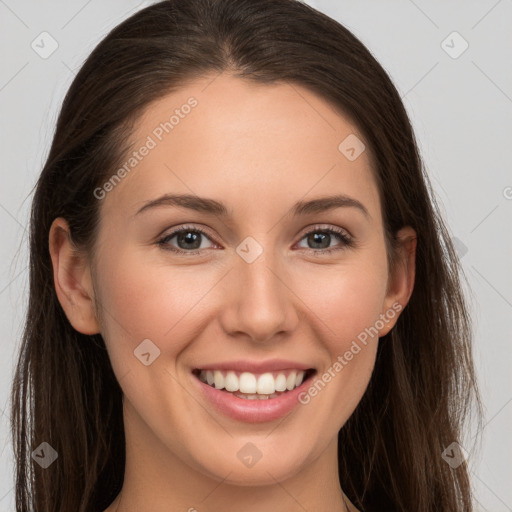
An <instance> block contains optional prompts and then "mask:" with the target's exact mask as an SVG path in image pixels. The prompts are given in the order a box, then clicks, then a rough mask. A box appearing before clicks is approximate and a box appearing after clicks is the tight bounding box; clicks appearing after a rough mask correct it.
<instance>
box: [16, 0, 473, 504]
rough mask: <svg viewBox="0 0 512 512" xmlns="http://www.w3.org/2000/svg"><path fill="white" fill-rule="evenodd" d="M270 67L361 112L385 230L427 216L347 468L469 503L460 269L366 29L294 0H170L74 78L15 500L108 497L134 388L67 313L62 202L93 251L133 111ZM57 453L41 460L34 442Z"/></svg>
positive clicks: (362, 478) (47, 192)
mask: <svg viewBox="0 0 512 512" xmlns="http://www.w3.org/2000/svg"><path fill="white" fill-rule="evenodd" d="M222 71H228V72H230V73H232V74H233V75H234V76H238V77H240V78H243V79H246V80H251V81H254V82H256V83H259V84H270V83H273V82H286V83H290V84H298V85H301V86H303V87H306V88H308V89H309V90H311V91H313V92H314V93H316V94H318V95H320V97H322V98H323V99H324V100H326V101H327V102H329V103H330V104H331V105H333V106H334V107H335V108H338V109H339V110H340V111H341V112H344V113H345V114H346V115H347V116H349V117H350V119H351V120H352V121H353V122H354V123H356V125H357V126H358V128H359V129H360V130H361V133H362V134H363V135H364V137H365V139H366V141H367V142H368V144H369V146H370V148H371V152H372V155H373V157H374V167H375V168H374V169H373V170H374V173H375V178H376V181H377V183H378V187H379V193H380V197H381V204H382V214H383V219H384V228H385V233H386V242H387V247H388V250H389V251H390V252H389V254H388V257H389V258H390V259H391V260H392V259H393V256H394V253H393V251H394V250H395V243H394V242H395V238H394V237H395V234H396V232H397V231H398V230H399V229H400V228H401V227H403V226H406V225H409V226H412V227H413V228H414V229H415V230H416V233H417V253H416V254H417V256H416V282H415V287H414V291H413V293H412V296H411V298H410V301H409V303H408V305H407V307H406V308H405V309H404V311H403V312H402V314H401V316H400V318H399V319H398V322H397V324H396V326H395V328H394V329H392V330H391V331H390V333H389V334H387V335H386V336H384V337H383V338H381V339H380V342H379V348H378V353H377V360H376V364H375V369H374V372H373V375H372V378H371V381H370V384H369V386H368V388H367V390H366V393H365V395H364V397H363V398H362V400H361V402H360V404H359V405H358V407H357V409H356V410H355V412H354V413H353V415H352V416H351V417H350V418H349V420H348V421H347V423H346V424H345V425H344V427H343V428H342V429H341V431H340V433H339V448H338V450H339V478H340V485H341V486H342V488H343V490H344V491H345V492H346V494H347V495H348V497H349V498H350V499H351V500H352V501H353V502H354V504H355V505H356V506H358V507H359V508H361V509H363V510H365V511H367V512H368V511H370V510H379V511H384V510H397V511H401V512H411V511H413V510H414V511H415V512H434V511H436V512H439V511H445V512H457V511H459V512H463V511H464V512H468V511H471V510H473V508H472V495H471V486H470V480H469V475H468V473H469V472H468V467H467V464H466V463H463V464H461V465H460V466H458V467H457V468H452V467H451V466H450V465H449V464H447V463H446V462H445V460H443V457H442V452H443V450H445V449H446V448H447V447H448V446H449V445H450V444H451V443H452V442H460V441H461V438H462V434H463V427H464V424H465V422H466V420H467V417H468V411H470V408H471V406H472V405H476V407H477V418H480V417H481V407H482V406H481V402H480V397H479V393H478V389H477V385H476V379H475V373H474V367H473V360H472V354H471V324H470V318H469V313H468V309H467V306H466V303H465V298H464V295H463V293H462V289H461V282H460V277H461V276H462V270H461V268H460V265H459V261H458V259H457V255H456V253H455V251H454V248H453V245H452V242H451V238H450V235H449V232H448V230H447V228H446V226H445V224H444V223H443V221H442V219H441V216H440V213H439V208H438V206H437V204H436V200H435V196H434V192H433V190H432V188H431V185H430V183H429V179H428V176H427V174H426V171H425V170H424V168H423V165H422V162H421V159H420V156H419V154H418V149H417V145H416V142H415V137H414V134H413V131H412V128H411V125H410V122H409V119H408V116H407V114H406V111H405V109H404V107H403V104H402V102H401V100H400V96H399V94H398V93H397V91H396V89H395V87H394V86H393V84H392V82H391V81H390V79H389V77H388V76H387V74H386V73H385V71H384V70H383V69H382V67H381V66H380V65H379V64H378V63H377V62H376V60H375V59H374V58H373V57H372V55H371V54H370V52H369V51H368V50H367V49H366V48H365V46H364V45H363V44H362V43H361V42H360V41H359V40H358V39H356V38H355V37H354V36H353V35H352V34H351V33H350V32H349V31H348V30H347V29H346V28H344V27H343V26H342V25H340V24H339V23H338V22H336V21H335V20H333V19H331V18H329V17H328V16H326V15H324V14H322V13H320V12H318V11H316V10H314V9H313V8H311V7H309V6H307V5H305V4H303V3H301V2H299V1H297V0H187V1H182V0H167V1H163V2H160V3H158V4H155V5H153V6H150V7H147V8H145V9H143V10H142V11H140V12H138V13H136V14H135V15H133V16H131V17H130V18H129V19H127V20H125V21H124V22H123V23H121V24H120V25H119V26H117V27H116V28H115V29H114V30H112V31H111V32H110V33H109V34H108V35H107V36H106V37H105V38H104V39H103V41H102V42H101V43H100V44H99V45H98V46H97V47H96V48H95V50H94V51H93V52H92V53H91V55H90V56H89V58H88V59H87V60H86V62H85V63H84V65H83V67H82V68H81V70H80V72H79V73H78V74H77V76H76V78H75V79H74V81H73V83H72V85H71V87H70V89H69V91H68V93H67V95H66V97H65V99H64V102H63V105H62V110H61V112H60V115H59V118H58V122H57V127H56V131H55V135H54V138H53V142H52V145H51V149H50V153H49V155H48V158H47V161H46V164H45V166H44V168H43V170H42V173H41V175H40V178H39V180H38V183H37V187H36V190H35V195H34V199H33V205H32V212H31V228H30V297H29V306H28V313H27V317H26V324H25V330H24V336H23V343H22V347H21V352H20V357H19V362H18V365H17V370H16V375H15V380H14V385H13V393H12V432H13V438H14V449H15V457H16V463H17V467H16V506H17V510H18V511H22V512H28V511H30V510H37V511H38V512H62V511H73V512H74V511H78V512H89V511H94V512H97V511H99V510H103V509H104V508H106V507H107V506H108V505H109V504H110V503H111V501H112V500H113V499H114V497H115V496H116V495H117V493H118V492H119V490H120V488H121V486H122V481H123V473H124V464H125V452H124V450H125V446H124V429H123V419H122V392H121V388H120V386H119V384H118V382H117V381H116V378H115V376H114V373H113V371H112V367H111V365H110V361H109V358H108V354H107V351H106V349H105V344H104V341H103V339H102V337H101V335H100V334H97V335H93V336H86V335H83V334H81V333H79V332H77V331H76V330H74V329H73V327H72V326H71V325H70V323H69V321H68V320H67V318H66V316H65V314H64V312H63V310H62V308H61V306H60V303H59V301H58V299H57V295H56V292H55V289H54V285H53V275H52V274H53V273H52V265H51V260H50V254H49V247H48V234H49V229H50V226H51V224H52V221H53V220H54V219H55V218H57V217H60V216H62V217H64V218H65V219H66V220H67V221H68V223H69V226H70V230H71V236H72V239H73V241H74V242H75V244H76V245H77V247H80V248H83V249H85V250H86V251H92V249H93V247H94V241H95V237H96V234H97V230H98V220H99V201H98V200H97V199H96V197H95V195H94V193H93V191H94V189H95V188H96V187H98V186H101V184H102V183H104V182H105V181H106V180H107V179H108V178H109V177H110V176H112V174H113V172H114V171H115V169H116V168H117V166H118V165H119V163H120V162H122V161H123V155H124V154H125V152H126V151H127V149H128V147H129V144H128V139H129V135H130V133H131V128H132V127H133V122H134V121H135V120H136V119H137V116H138V115H140V114H141V112H142V111H143V109H144V108H145V107H147V106H148V105H149V104H150V103H151V102H153V101H155V100H156V99H158V98H161V97H162V96H164V95H166V94H168V93H169V92H171V91H173V90H176V89H178V88H180V87H184V86H185V85H186V83H187V81H188V80H190V79H194V78H197V77H201V76H204V75H205V74H206V73H220V72H222ZM44 441H46V442H48V443H49V444H50V445H51V446H52V447H53V448H54V449H55V450H56V452H57V453H58V460H57V461H56V463H54V464H52V465H51V466H50V467H49V468H47V469H45V470H43V469H42V468H40V467H39V466H38V465H35V464H34V462H33V461H32V459H31V453H32V450H34V449H35V448H36V447H37V446H39V445H40V444H41V443H42V442H44Z"/></svg>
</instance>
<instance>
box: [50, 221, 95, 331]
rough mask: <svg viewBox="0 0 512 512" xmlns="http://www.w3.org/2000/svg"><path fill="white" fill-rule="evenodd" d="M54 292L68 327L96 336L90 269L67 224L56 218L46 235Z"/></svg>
mask: <svg viewBox="0 0 512 512" xmlns="http://www.w3.org/2000/svg"><path fill="white" fill-rule="evenodd" d="M49 246H50V256H51V259H52V266H53V278H54V285H55V291H56V292H57V297H58V299H59V302H60V304H61V306H62V308H63V309H64V312H65V313H66V316H67V318H68V320H69V322H70V323H71V325H72V326H73V327H74V328H75V329H76V330H77V331H78V332H81V333H82V334H97V333H99V332H100V328H99V323H98V320H97V318H96V314H95V308H94V290H93V287H92V279H91V272H90V266H89V264H88V262H87V260H86V258H85V255H84V254H82V253H80V251H79V250H78V249H77V247H76V246H75V244H74V243H73V241H72V239H71V235H70V230H69V226H68V223H67V221H66V220H65V219H63V218H62V217H59V218H57V219H55V220H54V221H53V223H52V226H51V228H50V234H49Z"/></svg>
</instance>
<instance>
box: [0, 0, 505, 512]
mask: <svg viewBox="0 0 512 512" xmlns="http://www.w3.org/2000/svg"><path fill="white" fill-rule="evenodd" d="M150 3H152V2H143V3H142V4H141V3H140V2H137V0H133V1H126V0H125V1H122V0H106V1H105V0H104V1H100V0H89V1H87V0H73V1H64V0H52V1H46V2H36V1H35V0H31V1H29V0H0V26H1V30H0V42H1V46H0V58H1V66H0V108H1V112H2V116H1V123H0V126H1V129H2V132H1V134H2V136H1V137H0V145H1V146H0V155H1V160H0V172H1V175H0V230H1V240H2V241H1V244H0V335H1V347H2V355H3V357H1V359H0V413H1V421H0V454H1V458H2V461H1V464H0V512H4V511H10V510H14V501H13V492H12V491H13V481H12V474H13V472H12V471H13V456H12V451H11V444H10V437H9V428H8V426H9V408H8V403H9V402H8V401H9V388H10V381H11V377H12V371H13V366H14V361H15V358H16V351H17V347H18V344H19V339H20V334H21V330H22V323H23V319H24V314H25V309H26V301H27V284H28V279H27V278H28V273H27V264H28V260H27V243H28V240H27V236H28V233H27V231H26V227H27V225H28V211H29V206H30V199H31V191H32V187H33V185H34V183H35V180H36V178H37V176H38V173H39V172H40V170H41V167H42V163H43V161H44V158H45V156H46V155H47V153H48V149H49V146H50V142H51V138H52V134H53V131H54V126H55V121H56V116H57V112H58V108H59V107H60V104H61V102H62V99H63V95H64V93H65V91H66V90H67V88H68V86H69V84H70V82H71V80H72V79H73V76H74V74H75V73H76V70H77V69H78V68H79V67H80V65H81V63H82V62H83V60H84V59H85V57H86V56H87V55H88V54H89V53H90V51H91V50H92V49H93V48H94V46H95V45H96V44H97V43H98V42H99V40H100V39H101V38H102V37H103V36H104V35H105V34H106V33H107V31H109V30H110V29H111V28H112V27H114V26H115V25H117V24H118V23H119V22H120V21H121V20H123V19H124V18H126V17H127V16H129V15H130V14H132V13H133V12H135V11H136V10H138V9H139V8H140V7H142V6H146V5H149V4H150ZM308 3H310V4H311V5H312V6H313V7H316V8H318V9H319V10H321V11H323V12H325V13H326V14H328V15H329V16H331V17H333V18H335V19H337V20H338V21H340V22H341V23H343V24H344V25H346V26H347V27H348V28H349V29H350V30H352V32H353V33H354V34H355V35H356V36H358V37H359V38H360V39H361V40H362V41H363V42H364V43H365V44H366V45H367V46H368V47H369V49H370V50H371V51H372V52H373V54H374V55H375V56H376V58H377V59H378V60H379V61H380V62H381V64H382V65H383V66H384V67H385V69H386V70H387V71H388V72H389V73H390V75H391V77H392V78H393V80H394V82H395V84H396V86H397V87H398V89H399V91H400V92H401V94H402V96H403V100H404V103H405V105H406V108H407V110H408V112H409V114H410V116H411V119H412V121H413V125H414V128H415V130H416V134H417V137H418V140H419V143H420V149H421V151H422V156H423V158H424V160H425V163H426V166H427V168H428V172H429V175H430V177H431V180H432V183H433V185H434V188H435V192H436V195H437V198H438V200H439V202H440V205H441V210H442V213H443V215H444V217H445V219H446V221H447V223H448V225H449V227H450V230H451V234H452V236H453V237H455V238H456V240H455V242H456V244H457V247H458V250H459V254H460V255H461V256H462V263H463V266H464V270H465V273H466V275H467V278H468V280H469V283H470V288H469V289H467V290H466V291H467V294H468V298H469V301H470V305H471V308H472V315H473V318H474V330H475V355H476V363H477V370H478V376H479V381H480V386H481V390H482V393H483V398H484V403H485V407H486V418H485V428H484V432H483V433H484V440H483V444H482V449H481V450H480V451H476V452H474V453H473V452H472V453H470V454H469V458H468V460H469V464H470V467H471V471H472V480H473V483H474V486H475V489H476V498H477V510H488V511H492V512H502V511H512V486H511V485H510V483H511V482H512V478H511V477H512V470H511V462H510V461H511V459H512V441H511V436H510V432H511V431H512V429H511V426H512V403H511V402H512V383H511V377H510V375H511V369H512V344H511V343H510V340H511V333H512V321H511V320H512V315H511V312H512V286H511V284H512V265H511V264H510V263H511V261H512V260H511V254H512V250H511V249H512V230H511V229H510V226H511V220H512V219H511V213H512V173H511V171H510V169H511V167H510V165H511V161H512V154H511V153H512V151H511V147H512V118H511V113H512V46H511V44H510V26H511V23H510V22H511V19H512V1H511V0H499V1H496V0H481V1H478V2H477V1H472V2H469V1H462V0H460V1H452V2H445V1H442V0H432V1H428V2H427V1H426V0H424V1H420V0H415V1H412V0H389V1H385V2H384V1H376V0H374V1H364V2H361V1H357V0H317V1H310V2H308ZM454 31H456V32H458V34H460V36H459V35H451V34H452V33H453V32H454ZM42 32H48V33H49V34H50V35H51V37H52V38H53V39H54V40H55V41H56V42H57V44H58V48H57V49H56V50H55V52H54V53H53V54H52V55H50V56H48V57H47V58H42V57H41V56H40V55H39V54H38V53H36V51H34V49H33V48H32V47H31V44H32V42H33V41H35V43H34V45H35V44H38V45H39V48H38V51H39V52H43V51H49V50H50V49H51V44H52V41H51V39H50V38H49V36H40V34H41V33H42ZM42 38H45V39H44V41H43V42H41V39H42ZM443 41H445V42H444V43H443ZM466 42H467V44H468V45H469V46H468V48H467V49H466V50H465V51H464V52H463V53H461V54H460V55H458V54H459V53H460V52H461V50H463V49H464V47H465V45H466ZM43 45H44V48H43ZM454 57H456V58H454ZM472 435H474V432H468V433H467V438H468V440H469V441H470V440H471V436H472ZM34 448H35V447H34ZM354 470H356V471H357V468H354Z"/></svg>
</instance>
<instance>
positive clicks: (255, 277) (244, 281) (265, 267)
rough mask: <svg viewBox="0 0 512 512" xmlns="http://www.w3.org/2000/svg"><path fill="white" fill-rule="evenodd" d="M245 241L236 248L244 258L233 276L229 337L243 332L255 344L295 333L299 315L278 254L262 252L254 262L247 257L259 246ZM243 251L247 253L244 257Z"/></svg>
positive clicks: (226, 319)
mask: <svg viewBox="0 0 512 512" xmlns="http://www.w3.org/2000/svg"><path fill="white" fill-rule="evenodd" d="M246 242H247V245H244V242H242V243H241V244H240V246H239V247H238V249H237V252H238V253H239V254H242V256H236V258H235V263H234V265H235V268H234V269H233V272H231V273H230V278H229V284H228V289H227V290H226V293H227V300H226V301H225V302H224V308H223V310H224V311H223V314H222V324H223V327H224V329H225V330H226V332H228V333H230V334H234V333H240V332H243V333H245V334H247V335H248V336H250V338H251V339H252V340H254V341H267V340H271V339H272V338H273V337H274V336H275V335H277V334H278V333H282V332H283V331H289V330H292V329H293V328H294V327H295V325H296V322H297V320H298V316H297V313H296V311H295V308H294V304H293V300H292V297H291V292H290V290H289V288H288V287H287V286H286V285H285V283H286V279H285V276H284V275H280V274H282V273H283V272H282V270H281V269H282V265H281V264H280V262H279V261H278V259H277V257H275V256H274V254H275V251H272V250H271V249H265V250H262V252H261V253H260V254H259V255H258V256H257V257H256V259H254V260H252V261H251V258H246V257H245V254H249V253H250V251H253V255H254V251H255V250H256V249H257V247H255V244H254V242H253V241H251V240H248V241H246ZM251 244H252V245H251ZM243 249H246V250H247V249H248V251H247V252H246V253H245V254H244V252H243V251H242V252H240V251H241V250H243Z"/></svg>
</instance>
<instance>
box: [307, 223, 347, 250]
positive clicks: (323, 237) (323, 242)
mask: <svg viewBox="0 0 512 512" xmlns="http://www.w3.org/2000/svg"><path fill="white" fill-rule="evenodd" d="M333 235H334V237H335V238H337V239H338V240H340V241H341V245H337V246H334V247H330V242H331V241H332V239H333ZM304 239H306V240H307V243H308V244H311V245H312V246H313V247H306V249H307V250H309V251H310V252H313V253H318V254H322V255H323V254H325V253H331V252H333V251H340V250H343V249H345V248H347V247H353V245H354V241H353V239H352V237H351V236H350V235H348V234H347V233H346V231H344V230H342V229H340V228H335V227H329V228H323V227H319V226H315V227H314V229H312V230H310V231H308V232H307V233H306V234H305V235H304V236H303V237H302V239H301V240H304Z"/></svg>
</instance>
